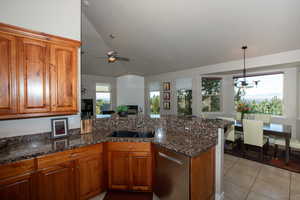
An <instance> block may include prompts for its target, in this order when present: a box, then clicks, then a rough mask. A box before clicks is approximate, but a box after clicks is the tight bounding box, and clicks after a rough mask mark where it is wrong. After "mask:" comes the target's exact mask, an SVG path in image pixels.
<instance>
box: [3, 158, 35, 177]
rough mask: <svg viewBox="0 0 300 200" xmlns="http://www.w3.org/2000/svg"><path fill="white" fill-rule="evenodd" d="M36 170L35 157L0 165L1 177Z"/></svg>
mask: <svg viewBox="0 0 300 200" xmlns="http://www.w3.org/2000/svg"><path fill="white" fill-rule="evenodd" d="M34 170H35V162H34V159H29V160H22V161H18V162H13V163H9V164H5V165H0V179H5V178H8V177H13V176H18V175H21V174H25V173H28V172H32V171H34Z"/></svg>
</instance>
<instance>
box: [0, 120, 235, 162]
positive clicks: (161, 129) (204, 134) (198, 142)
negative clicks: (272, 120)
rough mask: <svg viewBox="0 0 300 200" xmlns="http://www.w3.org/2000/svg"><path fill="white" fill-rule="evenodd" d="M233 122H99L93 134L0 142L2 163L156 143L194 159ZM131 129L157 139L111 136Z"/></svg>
mask: <svg viewBox="0 0 300 200" xmlns="http://www.w3.org/2000/svg"><path fill="white" fill-rule="evenodd" d="M228 125H230V122H227V121H223V120H213V119H201V118H183V117H177V116H170V115H169V116H161V118H150V117H148V116H138V117H128V118H119V117H116V116H113V117H111V118H104V119H97V120H96V121H95V125H94V129H93V132H91V133H88V134H84V135H81V134H80V130H79V129H74V130H71V131H70V135H69V136H68V137H67V138H61V139H52V138H51V137H50V133H42V134H34V135H27V136H18V137H10V138H1V139H0V164H5V163H10V162H15V161H19V160H23V159H29V158H34V157H37V156H41V155H46V154H50V153H54V152H60V151H65V150H69V149H74V148H78V147H83V146H87V145H91V144H97V143H103V142H153V143H155V144H158V145H160V146H162V147H165V148H167V149H169V150H172V151H175V152H178V153H181V154H184V155H186V156H190V157H194V156H197V155H199V154H200V153H201V152H204V151H206V150H208V149H210V148H211V147H213V146H215V145H216V143H217V137H218V136H217V130H218V128H225V127H227V126H228ZM117 130H130V131H139V132H148V131H153V132H155V137H154V138H121V137H109V135H110V134H111V133H112V132H113V131H117Z"/></svg>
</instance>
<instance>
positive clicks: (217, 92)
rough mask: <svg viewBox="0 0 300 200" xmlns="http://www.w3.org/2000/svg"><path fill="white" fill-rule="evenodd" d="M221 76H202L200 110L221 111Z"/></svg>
mask: <svg viewBox="0 0 300 200" xmlns="http://www.w3.org/2000/svg"><path fill="white" fill-rule="evenodd" d="M221 89H222V80H221V78H213V77H202V90H201V93H202V112H220V111H221Z"/></svg>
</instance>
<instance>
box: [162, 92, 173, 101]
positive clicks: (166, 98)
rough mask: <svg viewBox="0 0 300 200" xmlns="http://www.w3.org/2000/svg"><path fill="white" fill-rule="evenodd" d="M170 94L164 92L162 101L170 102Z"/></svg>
mask: <svg viewBox="0 0 300 200" xmlns="http://www.w3.org/2000/svg"><path fill="white" fill-rule="evenodd" d="M170 96H171V95H170V92H164V96H163V97H164V100H170Z"/></svg>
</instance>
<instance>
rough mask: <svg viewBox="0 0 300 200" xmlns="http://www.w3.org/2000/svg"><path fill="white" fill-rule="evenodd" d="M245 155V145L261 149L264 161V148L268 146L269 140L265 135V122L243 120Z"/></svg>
mask: <svg viewBox="0 0 300 200" xmlns="http://www.w3.org/2000/svg"><path fill="white" fill-rule="evenodd" d="M243 130H244V145H243V146H244V154H245V144H247V145H253V146H257V147H260V150H261V159H263V147H264V145H266V144H268V138H267V137H265V136H264V134H263V122H262V121H259V120H252V119H243Z"/></svg>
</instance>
